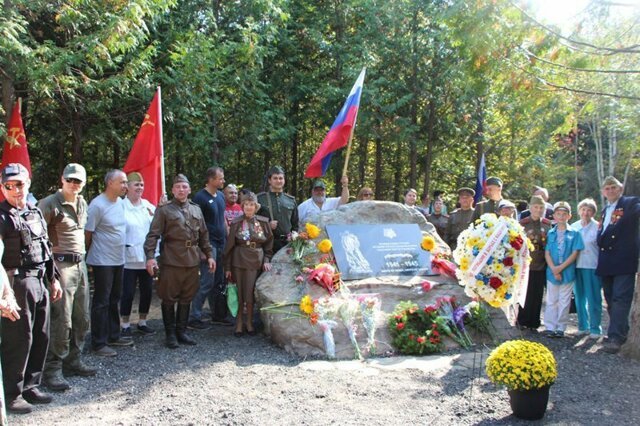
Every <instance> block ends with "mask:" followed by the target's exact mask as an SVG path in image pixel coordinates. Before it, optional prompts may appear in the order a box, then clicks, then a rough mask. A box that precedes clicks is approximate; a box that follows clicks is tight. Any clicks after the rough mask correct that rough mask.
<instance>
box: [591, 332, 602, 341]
mask: <svg viewBox="0 0 640 426" xmlns="http://www.w3.org/2000/svg"><path fill="white" fill-rule="evenodd" d="M601 337H602V334H598V333H591V334H590V335H589V339H593V340H598V339H599V338H601Z"/></svg>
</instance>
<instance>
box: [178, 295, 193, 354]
mask: <svg viewBox="0 0 640 426" xmlns="http://www.w3.org/2000/svg"><path fill="white" fill-rule="evenodd" d="M190 307H191V304H178V317H177V318H176V336H177V337H178V342H180V343H183V344H185V345H195V344H196V341H195V340H193V339H192V338H191V336H189V335H188V334H187V321H189V308H190Z"/></svg>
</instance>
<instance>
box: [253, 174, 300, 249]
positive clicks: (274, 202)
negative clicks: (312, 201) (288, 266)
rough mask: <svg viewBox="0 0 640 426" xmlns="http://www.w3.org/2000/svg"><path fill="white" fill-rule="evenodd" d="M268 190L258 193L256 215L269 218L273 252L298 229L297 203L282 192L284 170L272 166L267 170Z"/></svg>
mask: <svg viewBox="0 0 640 426" xmlns="http://www.w3.org/2000/svg"><path fill="white" fill-rule="evenodd" d="M267 180H268V183H269V188H268V189H269V190H268V191H266V192H261V193H259V194H258V203H260V205H261V208H260V210H259V211H258V215H260V216H265V217H268V218H269V226H271V230H272V231H273V253H274V254H275V253H276V252H277V251H278V250H280V249H281V248H282V247H284V246H286V245H287V236H288V235H289V234H290V233H291V231H297V230H298V205H297V203H296V199H295V198H294V197H292V196H291V195H289V194H285V192H284V183H285V180H284V170H282V167H279V166H274V167H271V168H270V169H269V171H268V172H267Z"/></svg>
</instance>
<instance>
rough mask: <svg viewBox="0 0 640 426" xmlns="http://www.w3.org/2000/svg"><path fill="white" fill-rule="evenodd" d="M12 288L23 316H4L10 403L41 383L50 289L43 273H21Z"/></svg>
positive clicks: (6, 383) (5, 380)
mask: <svg viewBox="0 0 640 426" xmlns="http://www.w3.org/2000/svg"><path fill="white" fill-rule="evenodd" d="M9 279H10V280H11V279H12V280H13V292H14V293H15V295H16V302H17V303H18V306H19V307H20V319H19V320H17V321H10V320H8V319H7V318H2V351H1V353H2V372H3V385H4V395H5V400H6V402H7V403H9V402H11V401H13V400H14V399H16V398H17V397H18V396H19V395H20V394H22V392H24V391H25V390H29V389H31V388H34V387H36V386H38V385H40V380H41V378H42V370H43V369H44V362H45V359H46V356H47V348H48V347H49V292H48V291H47V289H46V287H45V286H44V282H43V281H42V278H41V277H38V276H23V275H22V274H21V275H18V276H15V277H10V278H9Z"/></svg>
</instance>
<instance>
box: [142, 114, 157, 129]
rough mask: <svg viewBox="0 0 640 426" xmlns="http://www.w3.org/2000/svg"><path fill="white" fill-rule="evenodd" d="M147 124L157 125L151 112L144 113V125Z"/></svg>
mask: <svg viewBox="0 0 640 426" xmlns="http://www.w3.org/2000/svg"><path fill="white" fill-rule="evenodd" d="M147 124H148V125H149V126H155V125H156V123H154V122H153V121H151V116H150V115H149V114H145V115H144V121H143V122H142V127H144V126H146V125H147Z"/></svg>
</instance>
